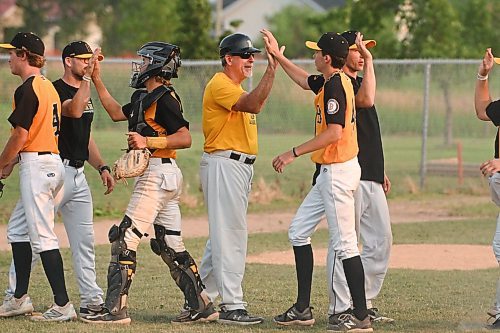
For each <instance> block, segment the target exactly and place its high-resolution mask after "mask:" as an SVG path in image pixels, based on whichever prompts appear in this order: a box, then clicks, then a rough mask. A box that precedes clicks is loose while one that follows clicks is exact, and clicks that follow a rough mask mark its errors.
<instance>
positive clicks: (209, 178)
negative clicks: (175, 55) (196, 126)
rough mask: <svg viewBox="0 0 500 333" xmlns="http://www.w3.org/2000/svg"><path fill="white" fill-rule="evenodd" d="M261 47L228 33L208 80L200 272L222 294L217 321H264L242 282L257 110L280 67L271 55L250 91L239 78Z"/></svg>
mask: <svg viewBox="0 0 500 333" xmlns="http://www.w3.org/2000/svg"><path fill="white" fill-rule="evenodd" d="M281 51H283V50H281ZM260 52H261V51H260V50H259V49H257V48H255V47H253V45H252V41H251V40H250V38H249V37H248V36H246V35H244V34H240V33H235V34H232V35H229V36H227V37H226V38H224V39H223V40H222V41H221V43H220V45H219V54H220V58H221V61H222V67H223V70H222V72H219V73H216V74H215V75H214V76H213V78H212V79H211V80H210V82H208V84H207V86H206V88H205V93H204V95H203V119H202V120H203V134H204V135H205V144H204V148H203V150H204V153H203V157H202V160H201V163H200V179H201V184H202V188H203V194H204V197H205V204H206V206H207V209H208V224H209V233H210V234H209V239H208V241H207V246H206V248H205V253H204V255H203V259H202V262H201V267H200V275H201V278H202V280H203V283H204V284H205V286H206V287H207V289H206V291H207V293H208V296H209V298H210V300H211V301H214V300H215V298H216V297H217V296H219V295H220V296H221V298H222V301H221V303H220V309H221V311H220V313H219V322H221V323H227V324H240V325H251V324H259V323H261V322H262V321H263V318H260V317H255V316H251V315H249V314H248V312H247V311H246V310H245V305H246V303H245V302H244V301H243V290H242V288H241V283H242V281H243V274H244V272H245V259H246V254H247V238H248V233H247V221H246V213H247V207H248V195H249V193H250V186H251V182H252V177H253V163H254V162H255V158H256V155H257V152H258V144H257V116H256V115H257V114H258V113H259V112H260V111H261V110H262V107H263V106H264V103H265V101H266V100H267V97H268V96H269V93H270V91H271V87H272V85H273V81H274V75H275V72H276V67H277V62H276V61H275V60H274V58H273V57H272V56H269V55H268V57H267V58H268V65H267V68H266V71H265V73H264V76H263V77H262V79H261V80H260V83H259V84H258V85H257V87H256V88H255V89H254V90H252V91H251V92H250V93H247V92H246V91H245V90H243V88H242V87H241V83H242V82H243V81H244V80H245V79H246V78H249V77H251V76H252V69H253V64H254V61H255V58H254V55H255V53H260Z"/></svg>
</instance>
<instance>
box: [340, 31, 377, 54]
mask: <svg viewBox="0 0 500 333" xmlns="http://www.w3.org/2000/svg"><path fill="white" fill-rule="evenodd" d="M357 33H358V31H356V30H348V31H344V32H343V33H341V34H340V35H341V36H342V37H344V38H345V39H346V41H347V43H349V49H350V50H357V49H358V47H357V45H356V34H357ZM363 44H365V46H366V48H367V49H369V48H372V47H374V46H375V45H377V42H376V41H375V40H373V39H368V40H364V41H363Z"/></svg>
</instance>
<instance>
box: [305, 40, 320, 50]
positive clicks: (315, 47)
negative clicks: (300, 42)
mask: <svg viewBox="0 0 500 333" xmlns="http://www.w3.org/2000/svg"><path fill="white" fill-rule="evenodd" d="M306 46H307V47H308V48H310V49H312V50H316V51H321V49H320V48H319V46H318V43H316V42H311V41H307V42H306Z"/></svg>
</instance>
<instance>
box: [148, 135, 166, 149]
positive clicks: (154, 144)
mask: <svg viewBox="0 0 500 333" xmlns="http://www.w3.org/2000/svg"><path fill="white" fill-rule="evenodd" d="M146 146H148V148H153V149H165V148H167V147H168V140H167V138H166V137H164V136H161V137H152V136H148V137H146Z"/></svg>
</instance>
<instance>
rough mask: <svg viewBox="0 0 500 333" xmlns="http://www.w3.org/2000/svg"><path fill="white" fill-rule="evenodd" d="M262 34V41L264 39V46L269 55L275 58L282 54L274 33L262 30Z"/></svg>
mask: <svg viewBox="0 0 500 333" xmlns="http://www.w3.org/2000/svg"><path fill="white" fill-rule="evenodd" d="M260 33H261V34H262V35H263V36H262V39H264V45H265V47H266V51H267V53H269V54H271V55H273V56H277V55H278V53H279V52H280V47H279V45H278V41H277V40H276V38H275V37H274V35H273V34H272V32H271V31H269V30H266V29H262V30H260ZM281 53H283V52H281Z"/></svg>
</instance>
